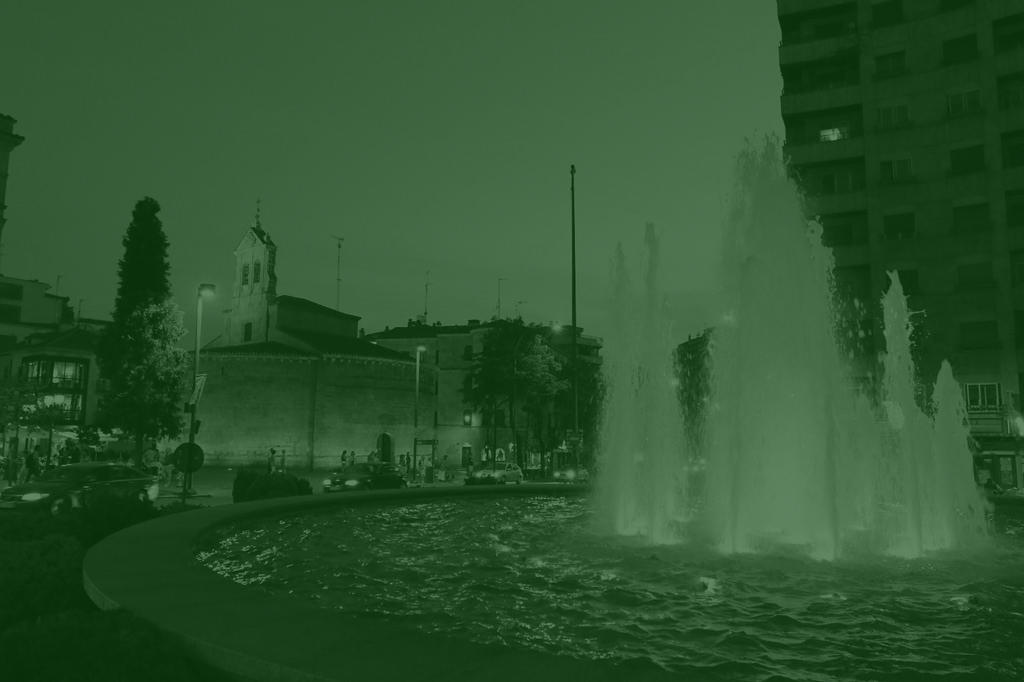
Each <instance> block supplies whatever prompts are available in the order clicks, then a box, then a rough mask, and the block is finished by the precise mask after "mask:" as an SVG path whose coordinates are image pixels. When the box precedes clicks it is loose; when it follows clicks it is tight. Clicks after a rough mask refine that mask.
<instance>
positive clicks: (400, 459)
mask: <svg viewBox="0 0 1024 682" xmlns="http://www.w3.org/2000/svg"><path fill="white" fill-rule="evenodd" d="M398 470H399V471H404V470H405V455H399V456H398Z"/></svg>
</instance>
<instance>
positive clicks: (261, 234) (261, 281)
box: [224, 201, 277, 346]
mask: <svg viewBox="0 0 1024 682" xmlns="http://www.w3.org/2000/svg"><path fill="white" fill-rule="evenodd" d="M276 259H277V246H276V245H275V244H274V242H273V240H272V239H271V238H270V234H268V233H267V232H266V231H265V230H264V229H263V225H262V224H261V223H260V205H259V201H257V202H256V220H255V221H254V222H253V224H252V227H250V228H249V229H248V230H247V231H246V233H245V236H244V237H243V238H242V241H241V242H240V243H239V244H238V248H236V249H235V281H234V285H233V287H232V289H231V310H229V311H228V315H227V319H226V324H225V329H224V336H225V341H226V345H229V346H234V345H238V344H243V343H266V342H267V340H268V337H269V333H270V332H269V328H270V305H271V304H272V303H274V300H275V298H276V297H277V274H276V272H275V270H274V266H275V261H276Z"/></svg>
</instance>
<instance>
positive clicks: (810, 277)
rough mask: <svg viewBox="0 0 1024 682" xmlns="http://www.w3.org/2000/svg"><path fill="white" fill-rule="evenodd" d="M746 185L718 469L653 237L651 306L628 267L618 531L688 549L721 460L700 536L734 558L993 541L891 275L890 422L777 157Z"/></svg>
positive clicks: (614, 495)
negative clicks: (858, 366) (690, 496)
mask: <svg viewBox="0 0 1024 682" xmlns="http://www.w3.org/2000/svg"><path fill="white" fill-rule="evenodd" d="M737 170H738V173H737V192H736V195H735V200H734V204H733V208H732V211H731V214H730V218H729V221H728V228H729V229H728V231H727V233H726V239H725V248H724V250H723V268H722V272H723V279H722V282H721V291H722V293H723V294H724V296H725V297H726V300H727V302H728V310H729V312H728V313H727V314H726V315H724V316H723V319H722V323H721V324H720V325H719V326H718V327H717V329H716V330H715V332H714V335H713V342H712V348H711V353H710V355H711V368H710V369H711V392H710V395H709V396H708V398H709V401H708V402H709V405H710V407H709V409H708V412H707V415H706V430H705V432H704V435H703V439H702V445H701V449H702V452H699V453H693V452H690V453H688V452H686V451H685V447H684V438H683V428H682V417H681V410H680V405H679V401H678V398H677V393H676V391H675V390H674V388H673V387H672V378H673V377H675V376H677V373H676V371H675V367H674V358H675V355H674V353H673V345H674V344H673V341H672V338H671V330H670V329H669V328H668V326H667V324H666V323H665V319H666V316H665V315H664V314H663V311H662V310H661V308H662V304H661V302H660V301H659V299H658V294H657V271H658V269H657V262H658V248H657V246H658V245H657V239H656V237H655V236H654V231H653V227H652V226H650V225H649V226H648V229H647V243H648V267H647V281H646V287H645V296H644V301H643V304H642V305H637V301H634V300H633V298H632V294H631V289H630V285H629V278H628V275H627V273H626V268H625V258H624V255H623V253H622V249H621V247H620V248H619V251H618V253H617V257H616V265H615V268H614V273H613V281H614V289H615V301H614V305H613V307H612V309H613V316H614V317H615V319H614V320H613V324H612V325H611V329H612V333H611V334H609V336H608V338H607V339H606V344H605V348H604V355H605V362H606V366H605V376H606V380H607V388H608V391H607V399H606V406H605V408H606V409H605V417H604V421H603V426H602V432H601V435H602V438H601V444H600V445H601V451H600V457H601V462H602V476H601V478H602V479H603V480H602V482H601V483H600V485H599V495H600V498H601V500H602V505H601V506H602V508H604V509H606V510H608V511H609V512H610V513H611V515H612V520H613V522H614V527H615V530H616V531H617V532H619V533H622V534H641V535H645V536H647V537H648V538H649V539H651V540H653V541H656V542H670V541H673V540H678V539H679V538H680V535H679V525H678V523H677V522H678V521H680V520H686V518H687V510H688V509H689V508H690V507H691V505H690V504H689V502H691V501H688V500H687V499H686V492H685V491H686V482H687V481H686V471H687V469H688V467H689V465H690V462H691V460H692V459H693V458H694V457H696V456H706V458H707V461H708V470H707V477H706V482H705V485H704V487H703V491H702V497H703V505H702V510H703V512H702V514H701V519H700V520H701V521H702V525H704V526H705V527H706V529H707V530H708V532H710V533H711V536H712V537H713V538H714V539H715V541H716V542H717V544H718V546H719V547H720V548H721V549H722V550H723V551H728V552H746V551H757V550H761V549H764V548H765V547H779V546H780V545H785V546H792V545H797V546H800V547H802V548H803V550H804V551H806V552H807V553H809V554H811V555H812V556H815V557H818V558H824V559H833V558H836V557H837V556H839V555H840V554H843V553H850V552H855V551H862V550H868V551H872V552H887V553H893V554H899V555H903V556H920V555H921V554H923V553H925V552H930V551H935V550H941V549H947V548H954V547H958V546H963V545H965V544H969V543H971V542H974V541H975V540H977V539H979V538H982V537H984V536H986V535H987V528H986V520H985V507H986V504H985V501H984V498H983V497H982V496H981V494H980V493H979V491H978V490H977V488H976V486H975V484H974V479H973V475H972V461H971V454H970V451H969V449H968V445H967V442H968V430H967V428H966V427H965V426H964V421H965V420H964V414H965V412H964V407H963V402H962V397H961V394H960V390H959V386H958V385H957V383H956V381H955V380H954V379H953V376H952V371H951V369H950V368H949V365H948V364H944V365H943V367H942V371H941V372H940V374H939V378H938V381H937V383H936V385H935V390H934V394H933V397H932V404H931V405H930V406H928V410H927V412H926V411H925V410H922V409H921V407H919V406H918V404H917V402H916V401H915V391H914V388H915V382H916V378H915V372H914V366H913V361H912V358H911V355H910V333H911V331H912V324H911V320H910V312H909V311H908V310H907V304H906V297H905V296H904V295H903V291H902V288H901V286H900V284H899V280H898V278H897V277H896V276H895V274H894V273H893V274H891V275H890V277H891V278H892V285H891V287H890V288H889V291H888V292H887V294H886V295H885V297H884V299H883V301H882V304H883V311H884V320H885V330H886V331H885V337H886V346H887V353H886V355H885V359H884V382H883V386H882V394H881V396H880V398H881V402H880V403H879V404H880V405H881V408H878V407H877V406H876V405H874V404H873V403H872V401H871V400H869V398H868V397H867V396H866V395H864V394H860V393H858V391H856V390H854V386H853V382H852V380H851V367H850V365H851V357H850V354H849V351H850V349H849V348H847V347H846V346H847V345H848V344H846V343H845V341H844V342H842V343H841V342H840V340H838V339H837V336H838V334H837V330H838V329H839V326H838V322H839V319H840V316H842V315H846V314H849V313H850V312H851V310H854V311H860V312H859V313H856V314H862V312H863V304H861V303H860V302H858V304H857V305H856V306H855V307H849V306H845V305H844V306H839V305H833V300H834V299H833V291H834V286H833V284H834V283H833V260H832V255H831V251H830V250H829V249H828V248H826V247H824V246H822V243H821V233H822V228H821V226H820V225H819V224H817V223H816V222H813V221H812V222H810V223H807V221H806V220H805V219H804V210H803V206H802V205H801V200H800V195H799V193H798V191H797V190H796V188H795V186H794V185H793V183H792V181H791V180H790V179H789V178H788V177H787V176H786V172H785V166H784V164H783V162H782V160H781V159H780V156H779V153H778V148H777V144H776V143H775V142H774V140H772V139H768V140H767V141H766V143H765V145H764V148H763V149H762V150H760V151H756V150H752V149H749V148H748V149H747V150H746V151H745V152H743V153H742V154H741V155H740V158H739V163H738V168H737ZM847 308H849V309H847Z"/></svg>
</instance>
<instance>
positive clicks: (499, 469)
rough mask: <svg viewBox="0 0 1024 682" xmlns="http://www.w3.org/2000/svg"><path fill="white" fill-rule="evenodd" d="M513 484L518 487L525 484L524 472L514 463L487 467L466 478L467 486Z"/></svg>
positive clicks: (500, 463)
mask: <svg viewBox="0 0 1024 682" xmlns="http://www.w3.org/2000/svg"><path fill="white" fill-rule="evenodd" d="M513 482H514V483H516V484H517V485H518V484H520V483H522V482H523V470H522V469H520V468H519V465H518V464H514V463H512V462H508V463H502V462H498V463H497V464H496V465H495V466H494V468H488V467H486V466H485V468H483V469H480V470H479V471H475V472H473V475H472V476H469V477H467V478H466V485H504V484H506V483H513Z"/></svg>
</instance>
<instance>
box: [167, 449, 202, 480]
mask: <svg viewBox="0 0 1024 682" xmlns="http://www.w3.org/2000/svg"><path fill="white" fill-rule="evenodd" d="M189 446H191V448H192V456H191V457H188V473H190V474H194V473H195V472H197V471H199V469H201V468H202V466H203V461H204V460H205V459H206V457H205V455H204V454H203V449H202V448H201V447H199V444H198V443H182V444H181V445H179V446H178V447H177V448H175V450H174V466H175V467H176V468H177V469H178V471H185V459H186V453H188V451H189Z"/></svg>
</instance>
